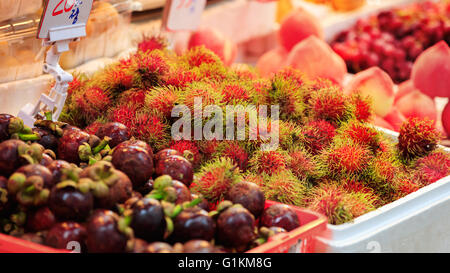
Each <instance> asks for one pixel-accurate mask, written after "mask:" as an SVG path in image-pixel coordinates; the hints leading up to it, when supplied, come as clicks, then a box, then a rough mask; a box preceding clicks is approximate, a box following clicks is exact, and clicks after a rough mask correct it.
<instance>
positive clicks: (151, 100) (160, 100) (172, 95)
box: [145, 86, 178, 119]
mask: <svg viewBox="0 0 450 273" xmlns="http://www.w3.org/2000/svg"><path fill="white" fill-rule="evenodd" d="M177 99H178V95H177V91H176V89H174V88H172V87H170V86H164V87H155V88H153V89H152V90H150V92H147V93H146V98H145V105H146V106H147V108H148V109H149V110H150V111H152V112H153V113H155V114H159V115H161V116H162V117H165V118H167V119H170V117H171V115H172V109H173V107H174V106H175V103H176V101H177Z"/></svg>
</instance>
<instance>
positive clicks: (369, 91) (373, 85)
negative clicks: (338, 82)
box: [345, 66, 394, 118]
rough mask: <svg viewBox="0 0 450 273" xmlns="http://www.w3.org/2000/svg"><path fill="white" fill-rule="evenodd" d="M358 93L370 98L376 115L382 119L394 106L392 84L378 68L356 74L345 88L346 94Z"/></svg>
mask: <svg viewBox="0 0 450 273" xmlns="http://www.w3.org/2000/svg"><path fill="white" fill-rule="evenodd" d="M356 92H360V93H361V94H362V95H363V96H370V97H371V98H372V102H373V109H374V112H375V114H376V115H378V116H380V117H382V118H384V117H386V115H387V114H388V113H389V112H390V111H391V109H392V105H393V104H394V82H393V81H392V79H391V77H389V75H388V74H387V73H386V72H384V71H383V70H381V69H380V68H379V67H376V66H374V67H372V68H369V69H366V70H364V71H361V72H359V73H357V74H356V75H355V76H354V77H353V78H352V79H351V80H350V81H349V83H348V84H347V85H346V86H345V93H346V94H353V93H356Z"/></svg>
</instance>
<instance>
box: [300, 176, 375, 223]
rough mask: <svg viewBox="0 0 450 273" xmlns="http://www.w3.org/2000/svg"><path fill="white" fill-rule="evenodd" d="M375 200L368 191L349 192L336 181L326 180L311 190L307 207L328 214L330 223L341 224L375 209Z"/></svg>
mask: <svg viewBox="0 0 450 273" xmlns="http://www.w3.org/2000/svg"><path fill="white" fill-rule="evenodd" d="M373 201H374V200H373V199H371V198H370V196H369V195H368V194H366V193H361V192H358V193H355V192H349V191H346V190H344V189H343V188H342V187H341V186H340V185H338V184H337V183H335V182H329V183H327V182H325V183H321V184H320V185H319V186H317V187H314V188H313V189H312V190H311V192H310V193H309V195H308V205H307V207H308V209H311V210H314V211H317V212H319V213H322V214H324V215H326V216H327V217H328V222H329V223H330V224H332V225H341V224H344V223H347V222H350V221H352V220H353V219H354V218H357V217H359V216H361V215H363V214H365V213H367V212H369V211H371V210H374V209H375V206H374V205H373Z"/></svg>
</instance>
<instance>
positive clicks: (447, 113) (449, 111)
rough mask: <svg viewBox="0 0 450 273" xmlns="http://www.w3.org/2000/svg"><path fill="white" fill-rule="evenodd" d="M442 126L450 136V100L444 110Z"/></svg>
mask: <svg viewBox="0 0 450 273" xmlns="http://www.w3.org/2000/svg"><path fill="white" fill-rule="evenodd" d="M442 126H443V127H444V130H445V132H446V133H447V136H449V137H450V101H449V102H448V103H447V105H446V106H445V108H444V111H442Z"/></svg>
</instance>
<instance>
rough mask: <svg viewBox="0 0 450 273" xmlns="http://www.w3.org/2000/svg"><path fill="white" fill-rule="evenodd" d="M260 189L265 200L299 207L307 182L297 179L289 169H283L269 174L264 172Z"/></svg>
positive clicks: (301, 203) (302, 203) (301, 204)
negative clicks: (262, 184) (262, 185)
mask: <svg viewBox="0 0 450 273" xmlns="http://www.w3.org/2000/svg"><path fill="white" fill-rule="evenodd" d="M262 190H263V192H264V195H265V197H266V199H267V200H272V201H276V202H280V203H283V204H288V205H294V206H300V207H301V206H303V205H304V198H305V195H306V192H307V183H306V182H305V181H303V180H299V179H298V178H297V177H296V176H295V175H294V174H293V173H292V172H291V171H290V170H283V171H280V172H277V173H273V174H271V175H267V174H264V187H263V188H262Z"/></svg>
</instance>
